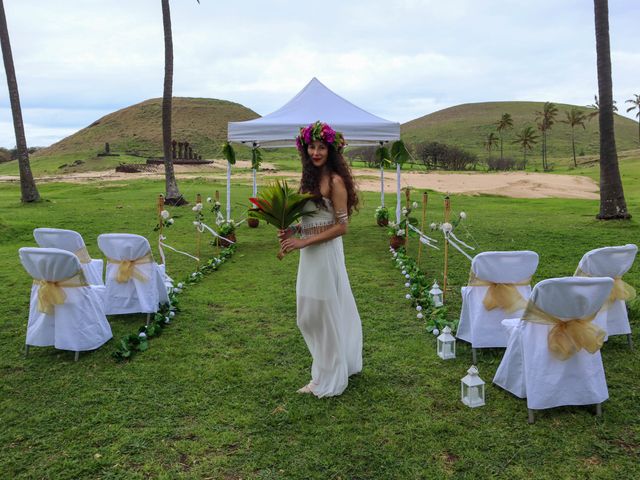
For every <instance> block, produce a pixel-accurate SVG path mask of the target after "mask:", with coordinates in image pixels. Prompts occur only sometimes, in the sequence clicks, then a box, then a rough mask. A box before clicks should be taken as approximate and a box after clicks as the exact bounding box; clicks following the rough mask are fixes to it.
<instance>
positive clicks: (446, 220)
mask: <svg viewBox="0 0 640 480" xmlns="http://www.w3.org/2000/svg"><path fill="white" fill-rule="evenodd" d="M450 215H451V200H449V196H448V195H447V196H446V197H444V223H449V217H450ZM448 274H449V241H448V240H447V239H446V237H445V240H444V280H443V282H442V303H444V301H445V298H446V297H447V275H448Z"/></svg>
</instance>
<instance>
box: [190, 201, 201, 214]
mask: <svg viewBox="0 0 640 480" xmlns="http://www.w3.org/2000/svg"><path fill="white" fill-rule="evenodd" d="M191 210H193V211H194V212H199V211H200V210H202V204H201V203H196V204H195V205H194V206H193V208H192V209H191Z"/></svg>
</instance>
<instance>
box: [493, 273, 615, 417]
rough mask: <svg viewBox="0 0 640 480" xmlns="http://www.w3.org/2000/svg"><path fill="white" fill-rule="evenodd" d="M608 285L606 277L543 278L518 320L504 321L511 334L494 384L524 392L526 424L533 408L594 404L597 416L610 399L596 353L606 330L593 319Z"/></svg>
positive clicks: (514, 392) (521, 394) (598, 355)
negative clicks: (526, 409) (527, 411)
mask: <svg viewBox="0 0 640 480" xmlns="http://www.w3.org/2000/svg"><path fill="white" fill-rule="evenodd" d="M612 288H613V280H612V279H611V278H607V277H594V278H583V277H565V278H551V279H548V280H543V281H542V282H540V283H538V284H537V285H536V286H535V287H534V288H533V291H532V292H531V297H530V298H529V303H528V304H527V307H526V308H525V311H524V313H523V315H522V319H515V320H514V319H506V320H504V321H503V324H504V325H505V327H507V328H509V329H510V330H511V335H510V337H509V344H508V346H507V350H506V352H505V354H504V357H503V358H502V361H501V362H500V365H499V367H498V370H497V371H496V374H495V377H494V378H493V383H495V384H496V385H498V386H500V387H502V388H504V389H505V390H507V391H509V392H511V393H512V394H514V395H515V396H517V397H520V398H525V397H526V399H527V408H528V409H529V423H533V421H534V411H535V410H542V409H546V408H553V407H558V406H561V405H594V404H595V405H596V412H597V414H598V415H600V413H601V405H600V404H601V403H602V402H604V401H605V400H606V399H608V398H609V392H608V390H607V382H606V379H605V375H604V368H603V366H602V357H601V356H600V346H601V345H602V342H603V341H604V335H605V332H604V331H603V330H602V329H601V328H600V327H599V326H598V325H597V324H595V323H594V322H593V319H594V318H595V316H596V314H597V312H598V311H599V310H600V308H601V307H602V305H603V303H604V302H605V301H606V299H607V297H608V296H609V295H610V293H611V289H612ZM541 312H542V313H541ZM574 333H575V335H574ZM581 339H582V341H584V340H585V339H587V340H589V341H588V342H584V343H581ZM588 350H590V351H588Z"/></svg>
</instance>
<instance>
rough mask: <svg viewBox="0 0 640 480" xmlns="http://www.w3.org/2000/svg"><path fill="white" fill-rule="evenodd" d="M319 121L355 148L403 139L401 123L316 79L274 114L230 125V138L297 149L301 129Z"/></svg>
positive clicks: (231, 140) (231, 139)
mask: <svg viewBox="0 0 640 480" xmlns="http://www.w3.org/2000/svg"><path fill="white" fill-rule="evenodd" d="M316 120H321V121H323V122H326V123H328V124H329V125H331V127H333V128H334V129H335V130H338V131H340V132H342V133H343V134H344V137H345V139H346V140H347V143H348V144H349V145H352V146H355V145H370V144H374V143H378V142H380V141H394V140H398V139H399V138H400V123H398V122H390V121H389V120H385V119H384V118H380V117H377V116H376V115H372V114H370V113H369V112H366V111H365V110H363V109H361V108H360V107H357V106H356V105H354V104H353V103H351V102H349V101H347V100H345V99H344V98H342V97H341V96H339V95H336V94H335V93H333V92H332V91H331V90H329V89H328V88H327V87H326V86H324V85H323V84H322V83H321V82H320V81H319V80H318V79H317V78H315V77H314V78H313V79H312V80H311V81H310V82H309V83H308V84H307V86H306V87H304V88H303V89H302V90H301V91H300V92H299V93H298V94H297V95H296V96H295V97H293V98H292V99H291V100H290V101H289V102H288V103H286V104H285V105H284V106H282V107H281V108H280V109H278V110H276V111H275V112H273V113H270V114H269V115H265V116H264V117H261V118H256V119H255V120H249V121H246V122H229V133H228V137H227V138H228V140H229V141H230V142H237V143H245V142H246V143H252V142H258V143H260V144H261V145H263V146H274V147H275V146H277V147H289V146H293V145H295V137H296V136H297V135H298V133H299V131H300V127H303V126H306V125H308V124H310V123H313V122H315V121H316Z"/></svg>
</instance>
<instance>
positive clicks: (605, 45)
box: [593, 0, 631, 220]
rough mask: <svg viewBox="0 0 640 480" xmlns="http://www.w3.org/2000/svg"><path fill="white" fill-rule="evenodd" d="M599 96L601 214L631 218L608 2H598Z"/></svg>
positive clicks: (595, 6)
mask: <svg viewBox="0 0 640 480" xmlns="http://www.w3.org/2000/svg"><path fill="white" fill-rule="evenodd" d="M593 5H594V19H595V27H596V28H595V30H596V57H597V65H598V96H599V98H600V104H599V107H600V109H599V110H600V115H598V120H599V124H600V212H599V213H598V215H597V218H599V219H602V220H612V219H629V218H631V215H630V214H629V212H628V211H627V202H626V201H625V199H624V191H623V189H622V179H621V178H620V169H619V168H618V153H617V152H616V137H615V134H614V129H613V85H612V80H611V47H610V45H609V5H608V0H594V1H593Z"/></svg>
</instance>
